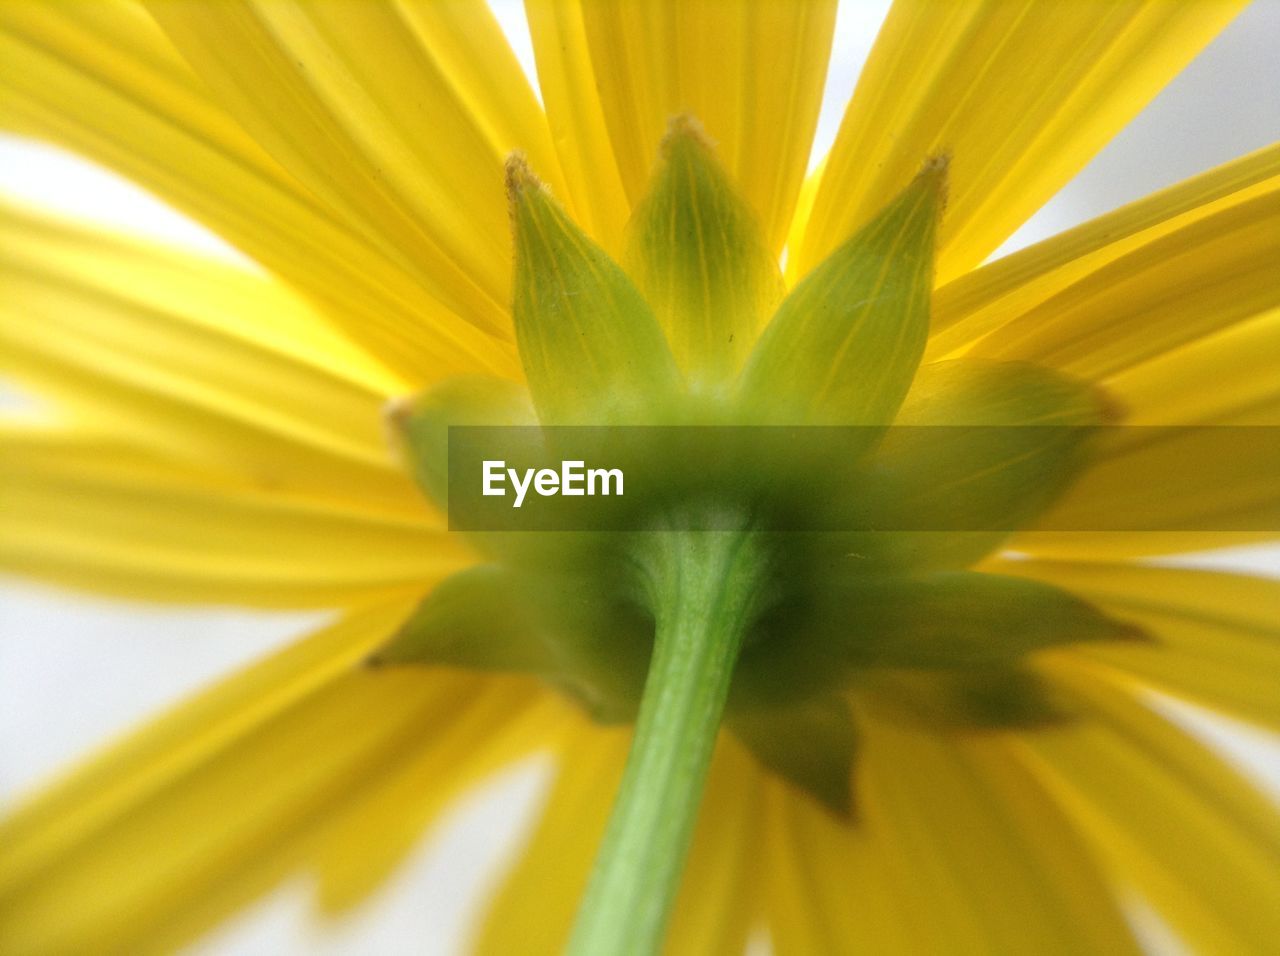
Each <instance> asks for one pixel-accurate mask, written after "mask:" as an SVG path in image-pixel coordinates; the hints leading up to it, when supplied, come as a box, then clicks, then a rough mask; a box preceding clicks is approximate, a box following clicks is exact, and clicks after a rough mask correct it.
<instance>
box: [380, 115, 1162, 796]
mask: <svg viewBox="0 0 1280 956" xmlns="http://www.w3.org/2000/svg"><path fill="white" fill-rule="evenodd" d="M945 177H946V161H945V159H941V158H940V159H935V160H932V161H930V162H928V163H926V164H925V166H924V168H923V169H922V171H921V173H920V174H919V176H918V177H917V178H916V179H915V180H914V181H913V182H912V183H911V184H910V185H909V186H908V187H907V188H906V189H905V190H904V191H903V192H902V193H901V194H900V195H899V196H897V197H896V198H894V199H893V200H892V201H891V202H890V203H889V204H888V205H887V206H886V207H885V208H884V209H883V210H882V211H881V212H880V213H879V214H878V215H877V216H876V217H875V218H873V219H872V220H871V221H870V222H869V223H867V224H866V225H864V226H863V227H862V228H861V229H860V230H859V231H857V232H856V233H855V234H854V235H853V236H851V237H850V238H849V239H847V241H846V242H845V243H844V245H842V246H841V247H839V248H838V249H837V250H836V251H835V252H833V253H832V254H831V256H830V257H829V258H828V259H827V260H826V261H825V262H823V263H821V264H820V265H819V266H818V267H817V268H815V269H814V270H813V271H812V272H811V273H810V274H809V275H808V276H807V277H805V278H804V279H803V281H801V282H800V283H799V284H797V285H796V286H795V287H794V288H793V289H791V290H790V291H789V292H786V291H785V289H784V285H783V281H782V276H781V274H780V271H779V268H778V263H777V261H776V259H775V258H774V257H773V256H772V255H771V254H770V253H769V251H768V249H767V246H766V244H765V242H764V240H763V238H762V236H761V233H760V230H759V228H758V226H757V224H756V222H755V219H754V217H753V215H752V213H751V211H750V209H749V208H748V206H747V205H746V203H745V202H744V201H743V200H742V199H741V198H740V197H739V196H738V195H737V193H736V192H735V190H734V188H733V187H732V185H731V184H730V182H729V180H728V177H727V175H726V174H725V173H724V171H723V170H722V169H721V168H720V166H719V164H718V162H717V160H716V158H715V155H714V151H713V149H712V147H711V145H710V144H709V143H708V142H707V141H706V139H705V137H704V136H703V134H702V133H701V131H700V129H699V128H698V126H697V124H696V123H695V122H694V121H692V120H691V119H688V118H684V117H681V118H677V119H676V120H675V121H673V123H672V126H671V130H670V132H669V133H668V135H667V138H666V140H665V141H664V143H663V147H662V155H661V157H660V159H659V162H658V164H657V169H656V171H655V173H654V174H653V178H652V181H651V184H650V188H649V193H648V196H647V198H646V199H645V200H644V201H643V202H642V203H641V204H640V205H639V206H638V207H637V209H636V211H635V213H634V215H633V217H632V220H631V223H630V225H629V227H628V237H627V243H626V254H625V256H624V257H623V262H622V263H621V264H618V263H615V262H614V261H613V260H612V259H610V257H609V256H608V255H607V254H606V253H605V252H604V251H603V250H602V249H600V248H599V247H598V246H596V245H595V244H594V243H593V242H592V241H591V240H590V239H589V238H588V237H587V236H586V235H585V234H584V233H583V232H582V231H581V230H580V229H578V228H577V226H576V225H575V224H574V223H573V221H572V220H571V219H570V217H569V216H568V215H567V213H566V212H565V211H564V210H563V209H562V208H561V207H560V206H559V205H558V203H557V202H556V201H555V200H554V199H553V198H552V197H551V195H550V194H549V192H548V191H547V190H546V189H545V187H543V186H542V185H541V184H540V183H539V182H538V180H537V179H535V178H534V176H533V174H532V173H531V172H530V171H529V170H528V168H527V167H526V165H525V164H524V162H523V160H522V159H521V158H520V157H513V158H512V160H511V161H510V162H509V164H508V183H507V188H508V193H509V199H510V208H511V223H512V230H513V234H514V241H515V249H516V255H515V277H514V279H515V281H514V289H515V299H514V317H515V323H516V333H517V341H518V344H519V348H520V354H521V359H522V362H523V365H524V369H525V373H526V378H527V383H528V384H527V387H526V386H524V385H518V384H516V383H512V382H508V381H502V380H497V379H479V378H470V379H460V380H453V381H450V382H446V383H444V384H442V385H440V386H437V387H436V388H434V389H432V390H430V391H429V392H427V393H425V394H423V395H421V396H418V397H417V398H415V399H413V400H412V401H410V402H405V403H401V404H399V405H397V406H396V408H395V410H394V412H393V420H394V422H395V424H396V425H397V426H398V430H399V432H400V434H401V435H402V436H403V438H404V443H405V448H406V452H407V457H408V458H409V460H410V462H411V464H412V466H413V469H414V472H415V474H416V477H417V479H418V481H419V483H420V484H421V486H422V488H423V489H424V491H425V492H426V494H427V495H429V496H430V497H431V498H432V499H434V500H435V501H436V502H437V503H438V504H440V505H442V506H444V505H445V504H446V498H447V492H448V489H447V482H448V467H447V454H448V430H449V428H450V427H451V426H475V425H485V426H493V425H501V426H537V425H541V426H548V425H555V426H580V425H589V426H611V427H618V428H625V427H627V426H637V425H643V426H654V425H678V426H690V425H692V426H734V427H731V428H717V429H716V432H715V433H716V435H717V440H718V441H722V442H726V443H727V444H726V445H725V447H723V448H722V449H721V448H717V455H718V456H719V455H721V454H722V457H723V459H724V461H726V462H732V467H728V466H726V467H724V468H711V469H707V470H705V471H703V472H700V473H699V474H697V475H692V476H691V475H690V474H689V472H688V469H687V468H685V467H683V466H684V464H685V456H684V455H683V454H682V452H681V449H680V447H678V443H677V444H672V443H671V442H669V441H667V439H666V438H665V436H669V435H673V434H676V433H677V432H678V431H679V430H678V429H672V430H670V431H667V430H663V429H653V428H649V429H643V430H640V432H638V433H639V434H642V435H643V436H645V437H644V438H642V439H640V441H641V447H639V448H638V449H636V453H637V454H639V455H641V456H643V458H644V459H645V461H646V462H647V467H648V468H649V469H650V470H651V471H656V473H658V474H660V475H669V481H666V482H663V484H664V486H665V487H666V488H668V489H670V488H678V489H680V493H679V495H677V496H676V497H675V499H674V500H673V497H672V495H671V494H669V493H668V494H664V495H663V497H662V499H661V500H652V501H649V500H645V499H644V498H643V497H642V498H641V499H640V500H635V499H634V498H632V499H630V500H629V501H628V507H629V508H630V509H631V511H632V513H633V514H634V513H637V512H638V513H640V514H641V515H647V518H648V520H647V521H645V522H643V526H644V527H647V528H648V529H649V530H638V531H617V530H612V531H561V532H528V531H526V532H519V531H513V532H487V533H475V534H473V535H472V537H473V540H474V543H475V545H476V546H477V547H478V549H479V550H481V551H482V552H483V553H484V554H485V555H486V556H487V557H488V561H487V563H484V564H482V565H480V566H477V567H474V568H472V569H469V570H467V571H464V572H462V573H460V574H458V575H456V576H455V577H453V578H452V579H450V580H448V581H446V582H445V583H444V584H442V585H441V586H440V587H438V588H437V589H436V590H435V591H434V592H433V593H432V594H431V595H430V596H429V597H427V599H426V600H425V601H424V602H423V603H422V604H421V606H420V607H419V608H418V609H417V611H416V612H415V614H414V615H413V616H412V617H411V618H410V620H409V621H407V622H406V624H405V625H404V627H403V628H402V629H401V631H400V633H398V634H397V635H396V636H395V637H394V638H393V639H392V640H391V641H390V642H389V643H388V644H387V645H386V646H384V647H383V648H382V649H381V650H380V651H379V652H378V654H377V655H376V656H375V657H374V659H373V663H378V664H386V665H391V664H413V665H435V666H449V667H460V668H472V669H479V670H497V671H512V672H523V673H533V674H537V675H539V676H540V677H542V678H543V679H544V680H546V681H547V682H548V683H549V684H551V685H553V686H554V687H556V688H557V689H559V690H561V691H562V692H563V693H564V694H566V695H567V696H568V697H570V698H571V699H573V700H574V701H576V702H577V703H579V704H580V705H581V706H582V707H583V708H585V709H586V711H587V712H588V713H589V714H590V715H591V716H592V717H593V718H594V719H596V720H598V721H601V722H630V721H633V720H634V719H635V717H636V713H637V708H638V707H639V704H640V700H641V692H642V690H643V688H644V682H645V677H646V673H647V671H648V669H649V665H650V659H651V656H652V653H653V649H654V633H655V617H656V616H657V615H658V614H659V613H660V607H659V605H660V604H661V601H660V600H655V598H654V596H653V593H652V590H653V589H652V587H651V586H650V584H651V581H650V576H649V575H648V572H647V570H646V569H648V568H650V567H651V565H652V562H651V561H649V560H648V558H647V556H648V555H651V554H652V553H653V551H654V548H655V544H654V543H655V540H656V541H662V540H665V539H662V538H661V537H658V538H655V536H663V535H671V534H678V533H681V532H683V531H687V530H688V529H690V528H696V527H699V526H702V525H704V524H705V522H706V520H707V516H708V515H714V516H715V520H716V521H717V522H720V524H718V525H717V527H724V526H725V523H727V524H729V525H732V526H734V527H737V528H740V529H741V530H740V531H739V532H737V533H738V534H740V535H741V534H745V535H749V537H750V542H751V544H750V547H751V548H752V549H753V553H754V554H756V555H758V561H757V562H756V565H758V567H757V570H756V571H755V572H754V574H755V577H754V578H753V588H754V591H755V593H754V596H753V598H752V600H751V602H750V616H749V619H748V620H747V621H746V623H745V633H744V635H743V638H742V649H741V652H740V654H739V656H738V658H737V662H736V666H735V667H734V669H733V674H732V682H731V686H730V689H729V692H728V694H729V696H728V702H727V707H726V711H725V723H726V726H727V728H728V730H729V732H731V733H732V734H734V735H735V736H737V737H738V739H739V740H740V741H741V742H742V743H743V744H745V745H746V747H747V748H748V749H749V750H750V751H751V752H752V753H753V754H754V755H755V756H756V757H757V758H758V759H759V760H760V762H761V763H762V764H763V765H764V766H766V767H767V768H769V769H770V770H772V771H773V772H775V773H777V774H779V775H781V776H782V777H784V778H786V779H787V780H789V781H790V782H791V783H793V784H794V785H795V786H797V787H799V788H800V789H802V790H804V791H806V792H807V793H809V794H810V795H812V796H813V797H814V798H815V799H817V800H818V801H820V802H821V803H822V804H823V805H825V806H826V807H828V808H829V809H830V810H831V811H833V812H834V813H836V814H838V815H840V816H843V817H846V818H848V817H850V816H851V814H852V811H853V807H852V795H851V784H850V781H851V779H852V771H853V764H854V761H855V755H856V736H855V730H854V722H853V716H852V711H851V705H852V703H853V702H854V701H856V699H857V696H858V695H859V694H863V693H868V694H875V695H878V696H879V697H881V698H883V699H887V700H889V701H891V702H893V703H894V704H895V711H896V712H897V713H899V714H900V715H901V718H902V719H904V720H913V721H922V722H929V723H935V724H937V723H942V724H948V725H968V726H976V727H982V726H989V727H1009V726H1028V725H1034V724H1037V723H1042V722H1045V721H1056V720H1063V719H1069V718H1070V716H1071V715H1070V714H1069V713H1067V712H1066V711H1064V710H1063V709H1062V708H1061V707H1060V706H1059V705H1058V704H1057V702H1055V701H1054V700H1052V699H1051V698H1050V697H1049V695H1048V694H1047V693H1046V691H1045V689H1044V688H1043V687H1042V686H1041V684H1040V683H1039V682H1038V681H1037V680H1036V678H1035V676H1034V674H1033V672H1032V671H1031V669H1029V668H1027V667H1026V666H1025V660H1026V658H1027V656H1028V655H1029V654H1031V653H1032V652H1034V651H1036V650H1039V649H1042V648H1045V647H1049V646H1052V645H1059V644H1063V643H1067V642H1073V641H1091V640H1108V639H1132V638H1134V637H1136V636H1138V635H1136V634H1135V633H1134V631H1133V629H1132V628H1130V627H1127V626H1125V625H1122V624H1119V623H1117V622H1115V621H1113V620H1111V619H1109V618H1107V617H1105V616H1104V615H1103V614H1101V613H1100V612H1099V611H1097V610H1096V609H1094V608H1093V607H1091V606H1090V605H1088V604H1086V603H1085V602H1083V601H1081V600H1079V599H1077V598H1075V597H1073V596H1071V595H1069V594H1067V593H1065V592H1062V591H1060V590H1058V589H1056V588H1053V587H1051V586H1048V585H1045V584H1041V583H1037V582H1033V581H1029V580H1023V579H1015V578H1009V577H1002V576H997V575H991V574H983V573H978V572H974V571H970V570H966V569H967V568H969V567H970V566H972V565H973V564H974V563H975V562H977V561H978V560H980V559H981V558H982V557H984V556H985V555H987V554H989V553H991V552H992V551H993V550H995V549H996V548H997V547H999V545H1000V544H1001V542H1002V540H1003V539H1004V537H1005V535H1006V534H1007V532H1006V531H992V530H977V531H967V530H966V531H953V530H936V531H935V530H912V531H867V530H831V531H822V530H819V531H805V532H798V531H797V532H788V531H786V530H778V529H779V528H780V527H781V526H783V525H785V517H786V516H788V515H799V514H803V515H805V516H806V518H807V519H808V520H807V524H806V527H820V528H821V527H829V528H844V527H849V526H850V523H849V521H848V520H847V517H848V515H850V514H857V515H859V516H860V518H861V523H860V524H859V527H870V528H875V527H884V528H898V527H904V526H905V525H906V524H908V523H909V524H910V526H911V527H913V528H925V529H929V528H937V529H947V528H954V527H957V525H958V518H961V517H962V518H963V519H964V522H966V523H967V526H972V527H978V528H984V529H985V528H1000V529H1012V528H1015V527H1017V526H1020V525H1025V524H1027V523H1029V522H1031V521H1032V520H1034V519H1035V517H1036V516H1037V515H1039V514H1040V513H1041V512H1043V511H1044V510H1045V509H1046V508H1047V507H1048V505H1049V504H1050V503H1052V502H1053V501H1054V500H1055V499H1056V498H1057V497H1058V496H1059V495H1060V494H1061V492H1062V491H1063V490H1064V489H1065V488H1066V487H1067V486H1068V485H1069V484H1070V482H1071V481H1072V479H1073V477H1074V476H1075V475H1076V474H1077V473H1078V472H1079V471H1080V470H1081V469H1082V468H1083V467H1084V465H1085V464H1086V463H1087V461H1088V458H1089V454H1090V447H1089V440H1088V426H1093V425H1098V424H1101V423H1103V422H1105V421H1106V420H1107V418H1108V405H1107V403H1106V401H1105V400H1104V398H1103V396H1101V395H1100V394H1099V393H1098V391H1097V390H1096V389H1094V388H1093V387H1091V386H1089V385H1087V384H1085V383H1082V382H1079V381H1076V380H1073V379H1070V378H1068V377H1066V376H1064V375H1062V374H1060V373H1058V372H1053V371H1049V370H1047V369H1043V368H1038V367H1034V366H1030V365H1026V364H1021V363H999V362H989V361H968V360H956V361H948V362H942V363H936V364H932V365H921V357H922V354H923V351H924V345H925V339H926V335H927V331H928V321H929V296H930V289H931V285H932V278H933V269H932V260H933V243H934V231H935V226H936V223H937V221H938V219H939V217H940V215H941V212H942V207H943V205H944V201H945ZM890 425H892V426H895V427H894V428H889V427H888V426H890ZM903 425H905V426H1001V427H998V428H994V429H990V430H985V429H981V428H979V429H977V430H971V431H966V430H965V428H946V427H937V428H934V429H932V431H931V430H930V428H929V427H909V428H898V427H896V426H903ZM738 426H748V427H738ZM754 426H786V427H791V426H824V427H826V428H832V427H835V428H836V429H842V428H843V427H844V426H856V427H849V428H847V429H845V430H837V431H836V432H835V434H838V435H840V436H848V437H847V438H843V437H842V439H841V440H839V441H836V442H833V443H830V445H829V446H828V447H824V448H823V449H822V460H821V461H814V460H808V459H807V458H806V456H805V455H799V456H796V455H794V454H789V453H784V451H783V450H781V449H779V448H775V447H771V446H770V444H769V442H768V441H763V440H762V439H761V435H764V434H768V433H770V432H769V430H768V429H764V428H755V427H754ZM1004 426H1009V427H1004ZM1018 426H1037V427H1028V428H1022V427H1018ZM1039 426H1068V427H1063V428H1056V427H1039ZM735 435H737V436H741V437H740V438H739V439H734V438H733V437H732V436H735ZM725 436H730V437H728V438H726V437H725ZM735 441H736V442H738V444H737V446H735ZM789 447H790V446H789ZM780 516H781V517H780ZM906 517H909V518H910V521H909V522H906V521H904V520H903V519H904V518H906ZM704 533H705V534H730V533H732V532H727V531H706V532H704Z"/></svg>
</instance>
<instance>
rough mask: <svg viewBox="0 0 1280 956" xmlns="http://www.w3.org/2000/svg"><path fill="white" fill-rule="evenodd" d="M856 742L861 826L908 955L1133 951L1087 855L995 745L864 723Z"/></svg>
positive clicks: (1047, 800) (1045, 797) (1109, 891)
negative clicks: (875, 848)
mask: <svg viewBox="0 0 1280 956" xmlns="http://www.w3.org/2000/svg"><path fill="white" fill-rule="evenodd" d="M864 739H865V741H866V749H865V754H864V756H865V761H864V762H862V763H860V765H859V773H860V774H863V775H864V776H863V779H862V780H861V790H860V792H861V793H866V794H867V797H866V801H867V803H868V810H867V812H868V816H869V820H868V826H872V827H877V828H879V830H880V832H881V836H880V839H882V840H883V845H884V847H885V852H886V855H887V869H888V872H887V874H886V878H887V879H889V880H890V881H892V882H893V883H894V884H895V887H896V888H897V891H898V892H900V893H903V894H904V898H905V899H906V900H907V901H915V903H914V905H912V906H911V907H910V909H909V911H908V913H909V915H908V918H909V919H910V920H912V921H913V923H914V924H915V925H913V926H912V927H911V930H912V932H913V933H915V934H918V937H919V939H921V940H922V941H923V945H916V946H912V947H911V948H910V949H909V950H908V951H916V952H918V951H922V950H923V951H932V952H948V953H953V952H973V953H992V952H1011V953H1012V952H1032V951H1034V952H1037V953H1045V952H1060V953H1062V954H1064V956H1066V954H1071V953H1089V952H1092V953H1113V952H1137V950H1138V947H1137V945H1136V942H1135V941H1134V940H1133V938H1132V935H1131V933H1130V931H1129V929H1128V927H1127V925H1126V924H1125V921H1124V919H1123V916H1122V915H1121V913H1120V912H1119V908H1118V901H1117V900H1116V899H1115V897H1114V892H1113V888H1112V887H1111V886H1110V885H1109V884H1108V882H1107V881H1106V880H1105V879H1104V877H1103V875H1102V874H1101V873H1100V872H1098V870H1097V868H1096V866H1095V864H1094V861H1093V859H1092V856H1091V854H1090V850H1089V848H1088V847H1087V846H1086V845H1085V843H1084V842H1083V841H1082V840H1081V839H1080V838H1079V836H1078V835H1077V834H1076V833H1075V832H1074V829H1073V827H1072V826H1071V824H1070V822H1069V821H1068V820H1067V819H1066V818H1065V816H1064V815H1063V814H1062V813H1061V812H1060V811H1059V810H1058V808H1057V807H1055V805H1054V802H1053V800H1052V798H1051V797H1050V795H1049V794H1047V793H1045V791H1044V790H1043V789H1041V788H1040V787H1038V786H1037V785H1036V784H1035V782H1034V780H1032V779H1031V778H1030V777H1029V776H1028V775H1027V773H1026V772H1025V771H1024V770H1023V769H1022V768H1021V767H1019V766H1018V765H1017V764H1016V763H1014V762H1013V761H1012V760H1010V759H1009V758H1008V756H1007V754H1005V753H1003V752H1002V750H1001V749H1000V738H998V737H995V736H982V735H975V736H942V735H935V734H931V733H928V732H922V731H919V730H916V729H912V728H907V727H905V726H897V725H893V724H890V723H887V722H885V721H883V720H873V721H868V725H867V727H866V734H865V738H864ZM872 814H877V815H876V816H874V817H872V816H871V815H872Z"/></svg>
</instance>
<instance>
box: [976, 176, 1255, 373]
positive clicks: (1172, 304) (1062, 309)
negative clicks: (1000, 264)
mask: <svg viewBox="0 0 1280 956" xmlns="http://www.w3.org/2000/svg"><path fill="white" fill-rule="evenodd" d="M1277 261H1280V188H1276V189H1273V190H1270V191H1268V192H1265V193H1263V194H1262V195H1258V196H1255V197H1254V198H1252V199H1249V200H1247V201H1245V202H1240V203H1236V204H1234V205H1231V206H1228V207H1227V208H1225V209H1222V210H1220V211H1219V212H1216V213H1214V214H1213V215H1209V216H1205V217H1203V218H1201V219H1198V220H1196V221H1194V222H1191V223H1189V224H1187V225H1185V226H1183V227H1181V228H1179V229H1177V230H1175V231H1172V232H1170V233H1169V234H1168V235H1165V236H1162V237H1161V238H1159V239H1157V240H1155V241H1153V242H1151V243H1149V244H1147V245H1145V246H1142V247H1140V248H1138V249H1135V250H1134V251H1132V252H1130V253H1128V254H1127V255H1124V256H1121V257H1120V258H1118V259H1116V260H1115V261H1113V262H1111V263H1109V264H1107V265H1106V266H1104V267H1102V268H1100V269H1098V270H1097V271H1095V272H1093V273H1091V274H1089V275H1087V276H1084V277H1083V278H1081V279H1079V280H1077V281H1076V282H1075V283H1073V284H1072V285H1069V286H1067V287H1066V288H1064V289H1062V290H1061V291H1060V292H1058V293H1057V294H1056V295H1054V296H1053V297H1052V298H1050V299H1048V300H1047V301H1045V302H1043V303H1042V304H1040V305H1038V306H1037V307H1035V308H1033V309H1031V310H1029V311H1027V312H1024V313H1022V314H1021V315H1019V316H1018V317H1017V318H1016V319H1014V320H1012V321H1010V322H1007V323H1005V324H1004V325H1002V326H1000V327H999V328H998V329H996V330H995V331H993V332H992V333H991V334H990V335H988V336H986V337H985V338H984V339H982V341H980V342H979V343H977V344H976V345H975V346H974V347H973V349H972V350H971V351H970V352H969V353H968V354H971V355H974V356H982V357H986V358H998V359H1013V360H1021V361H1030V362H1035V363H1037V364H1041V365H1049V366H1052V367H1054V368H1057V369H1060V370H1062V371H1065V372H1069V373H1071V374H1073V375H1077V376H1080V377H1083V378H1088V379H1092V380H1097V379H1100V378H1104V377H1106V376H1109V375H1114V374H1116V373H1118V372H1120V371H1123V370H1124V369H1126V368H1129V367H1131V366H1133V365H1136V364H1138V363H1139V362H1142V361H1144V360H1147V359H1150V358H1152V357H1154V356H1156V355H1159V354H1161V353H1162V352H1166V351H1169V350H1171V349H1174V348H1176V347H1178V346H1180V345H1184V344H1186V343H1187V342H1190V341H1193V340H1195V339H1197V338H1200V337H1202V336H1205V335H1208V334H1210V333H1212V332H1216V331H1219V330H1221V329H1224V328H1229V327H1230V326H1231V325H1233V324H1235V323H1237V322H1242V321H1246V320H1248V319H1251V318H1253V317H1255V316H1257V315H1261V314H1263V313H1264V312H1267V311H1270V310H1272V309H1275V308H1276V307H1277V306H1280V282H1277V281H1276V262H1277Z"/></svg>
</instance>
